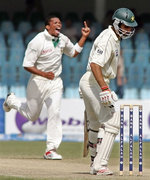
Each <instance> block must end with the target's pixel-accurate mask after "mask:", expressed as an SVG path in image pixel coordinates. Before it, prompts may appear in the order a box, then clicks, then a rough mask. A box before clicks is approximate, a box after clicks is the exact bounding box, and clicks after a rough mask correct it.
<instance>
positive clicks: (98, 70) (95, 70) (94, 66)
mask: <svg viewBox="0 0 150 180" xmlns="http://www.w3.org/2000/svg"><path fill="white" fill-rule="evenodd" d="M90 67H91V70H92V72H93V74H94V77H95V79H96V81H97V83H98V84H99V86H100V88H101V89H103V88H104V87H108V85H107V84H106V83H105V81H104V78H103V74H102V69H101V66H99V65H98V64H95V63H91V64H90Z"/></svg>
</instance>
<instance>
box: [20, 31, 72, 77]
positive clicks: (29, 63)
mask: <svg viewBox="0 0 150 180" xmlns="http://www.w3.org/2000/svg"><path fill="white" fill-rule="evenodd" d="M54 38H55V37H53V36H51V35H50V34H49V33H48V31H47V30H46V29H45V30H44V31H43V32H41V33H39V34H37V35H36V36H35V37H34V38H33V39H32V40H31V41H30V42H29V44H28V47H27V49H26V52H25V57H24V61H23V66H24V67H33V66H35V67H36V68H37V69H39V70H41V71H44V72H53V73H54V74H55V77H58V76H59V75H60V74H61V72H62V62H61V60H62V54H63V53H64V54H66V55H68V56H70V57H73V56H74V53H75V48H74V44H73V43H72V42H71V41H70V39H69V38H68V37H67V36H65V35H63V34H62V33H60V34H59V39H60V41H59V43H58V45H57V46H56V47H54V45H53V42H52V39H54ZM41 78H43V77H41Z"/></svg>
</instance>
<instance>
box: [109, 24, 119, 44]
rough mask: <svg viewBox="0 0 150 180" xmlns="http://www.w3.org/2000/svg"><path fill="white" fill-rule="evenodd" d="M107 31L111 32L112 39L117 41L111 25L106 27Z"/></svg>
mask: <svg viewBox="0 0 150 180" xmlns="http://www.w3.org/2000/svg"><path fill="white" fill-rule="evenodd" d="M108 29H109V30H110V32H111V34H112V36H113V38H114V39H115V41H119V38H118V37H117V35H116V33H115V32H114V30H113V29H112V26H111V25H109V26H108Z"/></svg>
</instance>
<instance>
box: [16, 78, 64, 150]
mask: <svg viewBox="0 0 150 180" xmlns="http://www.w3.org/2000/svg"><path fill="white" fill-rule="evenodd" d="M62 90H63V83H62V80H61V78H60V77H57V78H55V79H54V80H48V79H46V78H42V77H40V76H36V75H33V76H31V78H30V80H29V82H28V86H27V99H26V103H21V102H20V103H16V108H15V109H17V110H18V111H19V112H20V114H22V115H23V116H25V117H26V118H27V119H28V120H31V121H35V120H37V119H38V117H39V115H40V112H41V110H42V107H43V104H44V103H45V105H46V107H47V112H48V122H47V147H46V151H49V150H51V149H57V148H58V147H59V145H60V143H61V141H62V122H61V118H60V106H61V98H62Z"/></svg>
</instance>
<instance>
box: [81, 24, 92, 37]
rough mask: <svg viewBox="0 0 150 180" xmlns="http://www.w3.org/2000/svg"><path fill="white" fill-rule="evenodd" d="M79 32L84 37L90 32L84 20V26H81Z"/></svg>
mask: <svg viewBox="0 0 150 180" xmlns="http://www.w3.org/2000/svg"><path fill="white" fill-rule="evenodd" d="M81 32H82V35H83V36H85V37H88V36H89V34H90V32H91V30H90V28H89V27H88V25H87V22H86V21H84V27H83V28H82V30H81Z"/></svg>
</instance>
